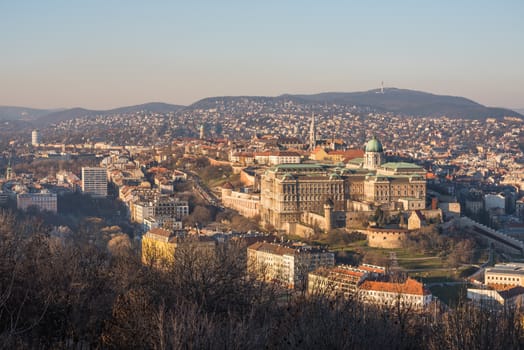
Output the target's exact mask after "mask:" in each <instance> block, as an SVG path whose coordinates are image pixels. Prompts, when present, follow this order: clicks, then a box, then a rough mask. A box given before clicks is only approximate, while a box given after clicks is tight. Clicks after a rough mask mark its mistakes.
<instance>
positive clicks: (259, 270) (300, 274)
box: [247, 242, 335, 288]
mask: <svg viewBox="0 0 524 350" xmlns="http://www.w3.org/2000/svg"><path fill="white" fill-rule="evenodd" d="M247 258H248V271H249V272H250V273H252V274H254V275H255V276H256V278H258V279H260V280H263V281H268V282H276V283H279V284H280V285H281V286H283V287H287V288H302V287H307V283H306V279H307V276H308V273H309V272H310V271H313V270H315V269H317V268H319V267H322V266H333V265H334V264H335V255H334V254H333V253H331V252H328V251H326V250H323V249H318V248H312V247H307V246H294V245H290V244H276V243H266V242H258V243H254V244H252V245H250V246H249V247H248V248H247Z"/></svg>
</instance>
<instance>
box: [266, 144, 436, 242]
mask: <svg viewBox="0 0 524 350" xmlns="http://www.w3.org/2000/svg"><path fill="white" fill-rule="evenodd" d="M425 175H426V171H425V170H424V169H423V168H422V167H420V166H418V165H415V164H412V163H405V162H385V156H384V150H383V147H382V144H381V143H380V141H379V140H378V139H376V138H375V137H373V138H372V139H371V140H370V141H369V142H368V143H367V144H366V147H365V153H364V157H363V158H355V159H353V160H351V161H349V163H348V164H347V165H345V166H337V165H327V164H279V165H276V166H273V167H271V168H269V169H268V170H266V172H265V173H264V174H263V175H262V177H261V183H260V216H261V220H262V223H264V224H271V225H273V226H274V227H275V228H276V229H280V230H285V231H287V232H289V233H295V231H296V230H297V229H298V228H300V227H302V226H305V227H308V226H309V227H312V226H319V228H320V229H323V230H324V231H328V230H330V229H332V228H336V227H345V226H346V225H347V224H346V223H347V220H348V218H349V217H351V215H353V214H354V213H358V212H370V211H373V210H375V209H376V208H377V207H380V208H382V209H383V210H386V211H394V210H405V211H411V210H420V209H424V208H425V203H426V178H425Z"/></svg>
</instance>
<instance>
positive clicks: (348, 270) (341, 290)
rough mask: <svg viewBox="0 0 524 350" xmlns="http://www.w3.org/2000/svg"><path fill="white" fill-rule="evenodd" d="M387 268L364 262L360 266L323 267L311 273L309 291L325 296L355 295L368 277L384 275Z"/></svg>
mask: <svg viewBox="0 0 524 350" xmlns="http://www.w3.org/2000/svg"><path fill="white" fill-rule="evenodd" d="M385 273H386V269H385V268H384V267H381V266H374V265H368V264H363V265H360V266H358V267H353V266H347V265H337V266H333V267H321V268H319V269H317V270H315V271H312V272H310V273H309V276H308V293H310V294H314V295H323V296H345V297H349V296H351V295H354V294H355V293H356V291H357V289H358V286H359V285H360V284H362V283H363V282H364V281H365V280H366V279H367V278H368V277H374V278H376V277H378V276H383V275H385Z"/></svg>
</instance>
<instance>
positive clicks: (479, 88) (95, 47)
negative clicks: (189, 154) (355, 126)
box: [0, 0, 524, 108]
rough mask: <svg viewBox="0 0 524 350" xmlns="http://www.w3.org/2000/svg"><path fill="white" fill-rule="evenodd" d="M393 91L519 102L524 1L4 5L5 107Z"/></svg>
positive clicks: (0, 53)
mask: <svg viewBox="0 0 524 350" xmlns="http://www.w3.org/2000/svg"><path fill="white" fill-rule="evenodd" d="M381 81H384V84H385V85H386V86H394V87H399V88H408V89H416V90H422V91H428V92H433V93H438V94H450V95H459V96H464V97H468V98H471V99H473V100H476V101H477V102H480V103H482V104H486V105H490V106H504V107H524V0H504V1H502V0H490V1H480V0H471V1H469V0H450V1H444V0H438V1H436V0H435V1H429V0H428V1H421V0H416V1H415V0H414V1H400V0H395V1H393V0H384V1H373V0H370V1H360V0H355V1H349V0H346V1H344V0H338V1H335V0H333V1H326V0H323V1H320V0H317V1H307V0H296V1H293V0H279V1H270V0H258V1H249V0H243V1H224V0H215V1H198V0H184V1H160V0H151V1H145V0H144V1H131V0H125V1H124V0H122V1H116V0H103V1H95V0H78V1H74V0H68V1H65V0H64V1H53V0H34V1H24V0H0V105H19V106H28V107H41V108H49V107H74V106H82V107H86V108H109V107H117V106H123V105H131V104H139V103H144V102H151V101H162V102H168V103H176V104H190V103H192V102H195V101H196V100H198V99H200V98H204V97H209V96H219V95H269V96H274V95H279V94H283V93H317V92H325V91H362V90H369V89H373V88H377V87H379V85H380V82H381Z"/></svg>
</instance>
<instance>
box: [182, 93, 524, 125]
mask: <svg viewBox="0 0 524 350" xmlns="http://www.w3.org/2000/svg"><path fill="white" fill-rule="evenodd" d="M247 99H249V100H251V101H253V102H268V101H274V102H278V101H283V100H288V101H289V100H291V101H293V102H295V103H299V104H312V103H315V104H338V105H347V106H356V107H359V108H365V109H370V110H373V111H376V112H382V113H386V112H391V113H395V114H399V115H409V116H431V117H441V116H447V117H451V118H463V119H485V118H489V117H492V118H497V119H500V118H503V117H505V116H512V117H518V118H524V117H523V116H522V115H521V114H519V113H517V112H515V111H512V110H509V109H504V108H494V107H486V106H483V105H481V104H479V103H477V102H474V101H472V100H469V99H467V98H464V97H456V96H444V95H435V94H430V93H427V92H422V91H414V90H406V89H397V88H385V89H384V93H381V91H380V90H379V89H376V90H370V91H362V92H324V93H319V94H313V95H292V94H285V95H280V96H277V97H261V96H253V97H249V96H224V97H214V98H205V99H202V100H200V101H197V102H196V103H194V104H192V105H191V106H189V108H213V107H216V106H217V101H220V102H222V103H223V102H232V101H237V102H242V101H244V100H247Z"/></svg>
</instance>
